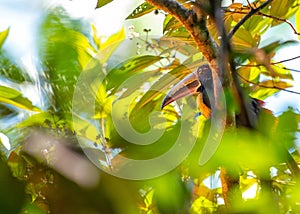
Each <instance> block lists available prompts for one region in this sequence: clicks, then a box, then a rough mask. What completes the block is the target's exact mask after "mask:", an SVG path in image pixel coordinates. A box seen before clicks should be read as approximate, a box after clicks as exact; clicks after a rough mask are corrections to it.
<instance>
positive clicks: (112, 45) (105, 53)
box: [99, 28, 126, 63]
mask: <svg viewBox="0 0 300 214" xmlns="http://www.w3.org/2000/svg"><path fill="white" fill-rule="evenodd" d="M125 38H126V34H125V29H124V28H122V29H121V30H120V31H119V32H117V33H115V34H113V35H111V36H110V37H108V39H107V40H106V41H105V42H104V43H101V44H100V47H99V48H100V49H99V50H100V51H101V56H100V59H99V60H100V62H101V63H105V62H106V61H107V60H108V58H109V57H110V56H111V54H112V53H113V52H114V51H115V50H116V49H117V48H118V46H119V45H120V43H121V41H122V40H124V39H125Z"/></svg>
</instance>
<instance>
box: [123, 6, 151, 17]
mask: <svg viewBox="0 0 300 214" xmlns="http://www.w3.org/2000/svg"><path fill="white" fill-rule="evenodd" d="M155 9H156V8H155V7H154V6H153V5H151V4H149V3H148V2H144V3H143V4H141V5H139V6H138V7H137V8H135V9H134V10H133V11H132V13H131V14H130V15H129V16H128V17H127V18H126V19H135V18H138V17H141V16H143V15H146V14H148V13H151V12H152V11H154V10H155Z"/></svg>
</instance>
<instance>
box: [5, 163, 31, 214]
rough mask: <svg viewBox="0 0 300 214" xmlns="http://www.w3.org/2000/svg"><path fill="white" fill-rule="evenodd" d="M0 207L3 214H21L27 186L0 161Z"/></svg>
mask: <svg viewBox="0 0 300 214" xmlns="http://www.w3.org/2000/svg"><path fill="white" fill-rule="evenodd" d="M0 171H1V173H0V181H1V182H0V189H1V191H0V207H1V212H2V213H21V209H22V206H23V203H24V202H25V199H26V195H25V185H24V183H23V182H21V181H19V180H17V179H16V178H15V177H13V176H12V174H11V172H10V169H9V167H8V166H7V165H6V164H5V163H4V162H3V161H2V160H1V161H0Z"/></svg>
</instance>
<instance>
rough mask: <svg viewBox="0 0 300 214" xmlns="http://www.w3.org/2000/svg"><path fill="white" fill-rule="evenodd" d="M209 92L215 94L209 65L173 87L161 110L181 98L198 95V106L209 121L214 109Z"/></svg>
mask: <svg viewBox="0 0 300 214" xmlns="http://www.w3.org/2000/svg"><path fill="white" fill-rule="evenodd" d="M209 92H210V93H212V92H213V80H212V75H211V69H210V67H209V65H208V64H204V65H202V66H199V67H198V69H197V70H195V71H194V72H192V73H191V74H189V75H188V76H186V77H185V78H183V79H182V80H181V81H179V82H178V83H177V84H175V85H174V86H173V87H172V89H171V90H170V91H169V92H168V93H167V95H166V96H165V97H164V99H163V101H162V104H161V109H163V108H164V107H166V106H167V105H169V104H170V103H172V102H174V101H176V100H178V99H180V98H183V97H186V96H189V95H198V96H197V105H198V108H199V110H200V113H201V114H202V115H203V116H204V117H205V118H206V119H209V118H210V115H211V107H212V106H211V102H210V100H209V96H208V93H209Z"/></svg>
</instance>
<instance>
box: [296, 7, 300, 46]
mask: <svg viewBox="0 0 300 214" xmlns="http://www.w3.org/2000/svg"><path fill="white" fill-rule="evenodd" d="M296 29H297V32H300V10H298V11H297V12H296ZM298 40H300V35H298Z"/></svg>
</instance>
